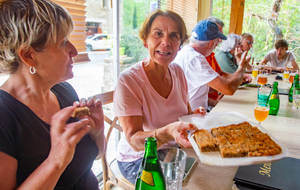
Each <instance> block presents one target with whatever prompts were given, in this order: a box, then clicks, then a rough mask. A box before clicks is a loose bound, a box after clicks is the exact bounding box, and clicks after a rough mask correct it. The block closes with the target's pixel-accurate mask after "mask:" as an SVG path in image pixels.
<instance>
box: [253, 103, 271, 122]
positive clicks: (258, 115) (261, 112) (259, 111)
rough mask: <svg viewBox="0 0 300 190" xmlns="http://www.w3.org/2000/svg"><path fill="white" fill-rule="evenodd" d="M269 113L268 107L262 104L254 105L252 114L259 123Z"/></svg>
mask: <svg viewBox="0 0 300 190" xmlns="http://www.w3.org/2000/svg"><path fill="white" fill-rule="evenodd" d="M268 115H269V108H268V107H263V106H259V105H258V106H255V108H254V116H255V119H256V120H257V121H258V122H259V123H261V122H262V121H264V120H266V119H267V117H268Z"/></svg>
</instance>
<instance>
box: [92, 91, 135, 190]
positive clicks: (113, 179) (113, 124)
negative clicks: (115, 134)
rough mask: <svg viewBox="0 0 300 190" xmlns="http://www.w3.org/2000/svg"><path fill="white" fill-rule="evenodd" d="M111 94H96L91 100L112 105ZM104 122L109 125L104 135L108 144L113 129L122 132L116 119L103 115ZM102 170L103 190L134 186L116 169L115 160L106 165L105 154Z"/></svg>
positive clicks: (131, 187)
mask: <svg viewBox="0 0 300 190" xmlns="http://www.w3.org/2000/svg"><path fill="white" fill-rule="evenodd" d="M113 93H114V91H109V92H105V93H102V94H97V95H95V96H93V97H92V98H93V99H100V100H101V102H102V105H106V104H110V103H113ZM104 121H105V122H106V123H107V124H109V129H108V132H107V134H106V142H108V140H109V137H110V134H111V132H112V130H113V129H114V128H115V129H117V130H119V131H121V132H123V129H122V127H121V126H120V125H119V124H118V123H117V121H118V117H114V118H113V119H110V118H109V117H107V116H106V115H105V114H104ZM101 161H102V168H103V190H109V189H110V186H111V185H113V186H117V187H118V188H120V189H122V190H127V189H128V190H133V189H134V185H133V184H131V183H130V182H129V181H127V180H126V179H125V178H124V177H123V176H122V174H121V173H120V171H119V168H118V167H116V164H117V163H116V162H117V161H116V159H114V160H113V162H115V163H110V164H109V163H108V162H107V159H106V153H105V154H104V155H103V156H102V158H101ZM111 165H113V166H114V167H113V170H112V169H111Z"/></svg>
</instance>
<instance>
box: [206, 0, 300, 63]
mask: <svg viewBox="0 0 300 190" xmlns="http://www.w3.org/2000/svg"><path fill="white" fill-rule="evenodd" d="M273 3H274V0H264V1H261V0H251V1H250V0H246V1H245V11H244V22H243V33H244V32H247V33H251V34H252V35H253V36H254V38H255V39H254V45H253V48H252V50H251V51H250V54H251V56H253V57H254V58H255V62H260V61H261V60H262V59H263V57H264V55H266V54H267V53H268V52H269V51H270V50H272V49H275V47H274V44H275V35H274V31H273V30H272V29H271V28H270V26H269V25H268V22H267V20H268V19H269V18H270V17H271V16H272V5H273ZM230 11H231V0H214V1H213V11H212V15H213V16H216V17H218V18H220V19H221V20H223V22H224V23H225V27H224V33H225V34H226V35H227V34H228V31H229V22H230ZM299 16H300V3H299V0H285V1H282V4H281V7H280V11H279V14H278V20H277V25H278V26H279V27H280V29H281V30H282V32H283V38H284V39H286V40H287V41H288V43H289V50H290V51H293V53H294V54H295V56H296V61H297V63H298V64H299V63H300V24H299Z"/></svg>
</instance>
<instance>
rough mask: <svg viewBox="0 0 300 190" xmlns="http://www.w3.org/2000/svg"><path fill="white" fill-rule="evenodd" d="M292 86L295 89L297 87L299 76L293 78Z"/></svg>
mask: <svg viewBox="0 0 300 190" xmlns="http://www.w3.org/2000/svg"><path fill="white" fill-rule="evenodd" d="M293 86H295V87H297V88H298V87H299V75H296V76H295V79H294V83H293Z"/></svg>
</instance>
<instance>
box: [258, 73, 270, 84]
mask: <svg viewBox="0 0 300 190" xmlns="http://www.w3.org/2000/svg"><path fill="white" fill-rule="evenodd" d="M267 74H268V71H267V70H261V72H260V74H259V75H258V79H257V83H258V84H260V85H265V84H267V82H268V78H267Z"/></svg>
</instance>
